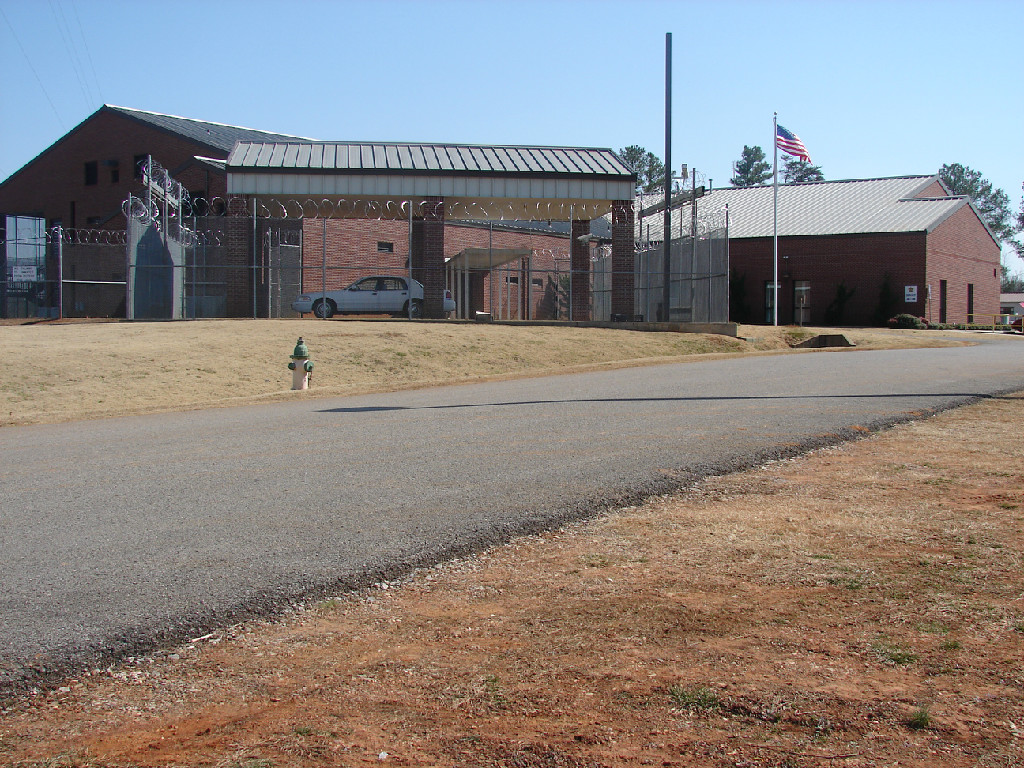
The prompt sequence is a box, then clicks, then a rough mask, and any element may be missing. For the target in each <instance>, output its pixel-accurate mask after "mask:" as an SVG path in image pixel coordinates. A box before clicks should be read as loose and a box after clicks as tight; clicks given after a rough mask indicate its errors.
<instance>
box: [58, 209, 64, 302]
mask: <svg viewBox="0 0 1024 768" xmlns="http://www.w3.org/2000/svg"><path fill="white" fill-rule="evenodd" d="M56 231H57V319H58V320H63V319H64V227H62V226H61V225H60V224H58V225H57V230H56Z"/></svg>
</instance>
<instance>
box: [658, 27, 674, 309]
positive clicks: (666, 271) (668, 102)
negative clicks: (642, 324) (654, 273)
mask: <svg viewBox="0 0 1024 768" xmlns="http://www.w3.org/2000/svg"><path fill="white" fill-rule="evenodd" d="M671 202H672V33H671V32H666V33H665V219H664V222H665V223H664V228H663V230H662V237H661V239H662V248H663V252H664V256H663V258H664V263H663V264H662V279H663V280H664V285H663V286H662V290H661V303H662V317H661V319H662V321H663V322H668V320H669V311H668V305H669V301H670V300H671V295H672V289H671V286H670V284H669V280H670V276H671V253H672V245H671V240H672V237H671V233H672V209H671V208H670V207H669V205H670V203H671Z"/></svg>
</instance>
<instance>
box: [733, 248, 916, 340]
mask: <svg viewBox="0 0 1024 768" xmlns="http://www.w3.org/2000/svg"><path fill="white" fill-rule="evenodd" d="M729 262H730V268H731V273H732V276H733V281H734V285H735V281H736V278H737V277H740V278H745V279H744V288H745V290H744V292H743V295H742V296H739V297H737V296H733V297H732V299H731V305H730V318H731V319H732V320H734V321H739V322H742V321H746V322H758V323H761V322H765V309H764V306H765V284H766V283H770V282H771V279H772V240H771V238H744V239H737V240H731V241H730V243H729ZM886 275H888V276H889V286H890V288H891V290H892V292H893V295H894V298H895V303H894V306H893V307H892V308H891V310H890V311H889V312H887V314H890V315H895V314H899V313H900V312H909V313H912V314H916V315H923V314H924V313H925V301H924V299H925V293H926V288H925V235H924V233H903V234H877V235H836V236H830V237H784V238H779V323H780V324H785V325H788V324H790V323H792V322H793V319H794V314H793V289H794V283H795V281H798V280H807V281H810V284H811V285H810V304H809V309H810V319H809V320H808V322H809V323H810V324H812V325H824V324H825V315H826V310H827V309H828V307H829V305H830V304H831V303H832V302H833V300H834V299H835V298H836V294H837V288H838V286H839V285H840V283H842V284H844V285H845V286H846V288H847V289H848V290H852V291H853V292H854V293H853V296H852V298H851V299H850V300H849V301H848V302H847V303H846V305H845V311H844V314H843V317H842V319H841V324H843V325H871V324H873V323H874V322H875V315H876V312H877V310H878V309H879V303H880V296H881V289H882V286H883V283H884V281H885V277H886ZM907 285H916V286H917V289H918V299H919V300H918V302H917V303H914V304H907V303H905V302H904V300H903V299H904V286H907ZM744 302H745V303H746V305H747V308H748V310H749V312H750V315H749V316H748V317H746V318H744V317H740V316H739V313H740V310H741V309H742V304H743V303H744ZM768 322H770V320H769V321H768Z"/></svg>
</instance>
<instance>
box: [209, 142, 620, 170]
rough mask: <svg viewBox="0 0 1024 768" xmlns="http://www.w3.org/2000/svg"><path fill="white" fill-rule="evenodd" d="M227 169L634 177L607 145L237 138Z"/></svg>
mask: <svg viewBox="0 0 1024 768" xmlns="http://www.w3.org/2000/svg"><path fill="white" fill-rule="evenodd" d="M227 167H228V170H229V171H230V172H232V173H247V172H254V173H266V172H273V171H285V172H300V173H301V172H313V173H327V174H345V173H351V174H381V173H386V174H406V173H413V174H429V175H432V176H443V175H449V174H456V175H473V174H488V175H494V174H501V175H516V176H522V175H528V176H545V177H549V176H574V177H579V176H601V177H619V178H624V179H632V178H634V174H633V171H632V170H631V169H630V168H629V167H628V166H626V165H625V164H624V163H623V162H622V160H621V159H620V158H619V156H618V155H616V154H615V153H614V152H613V151H612V150H610V149H594V148H586V147H526V146H479V145H471V144H405V143H350V142H330V143H321V142H313V143H304V144H302V145H296V144H295V143H294V142H273V141H269V142H268V141H243V140H240V141H239V143H238V144H237V145H236V146H235V147H234V149H232V151H231V154H230V155H229V156H228V160H227Z"/></svg>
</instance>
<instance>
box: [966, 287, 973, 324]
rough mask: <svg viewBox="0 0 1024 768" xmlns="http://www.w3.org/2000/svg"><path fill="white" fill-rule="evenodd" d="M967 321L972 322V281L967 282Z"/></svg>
mask: <svg viewBox="0 0 1024 768" xmlns="http://www.w3.org/2000/svg"><path fill="white" fill-rule="evenodd" d="M967 322H968V323H973V322H974V283H968V284H967Z"/></svg>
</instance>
